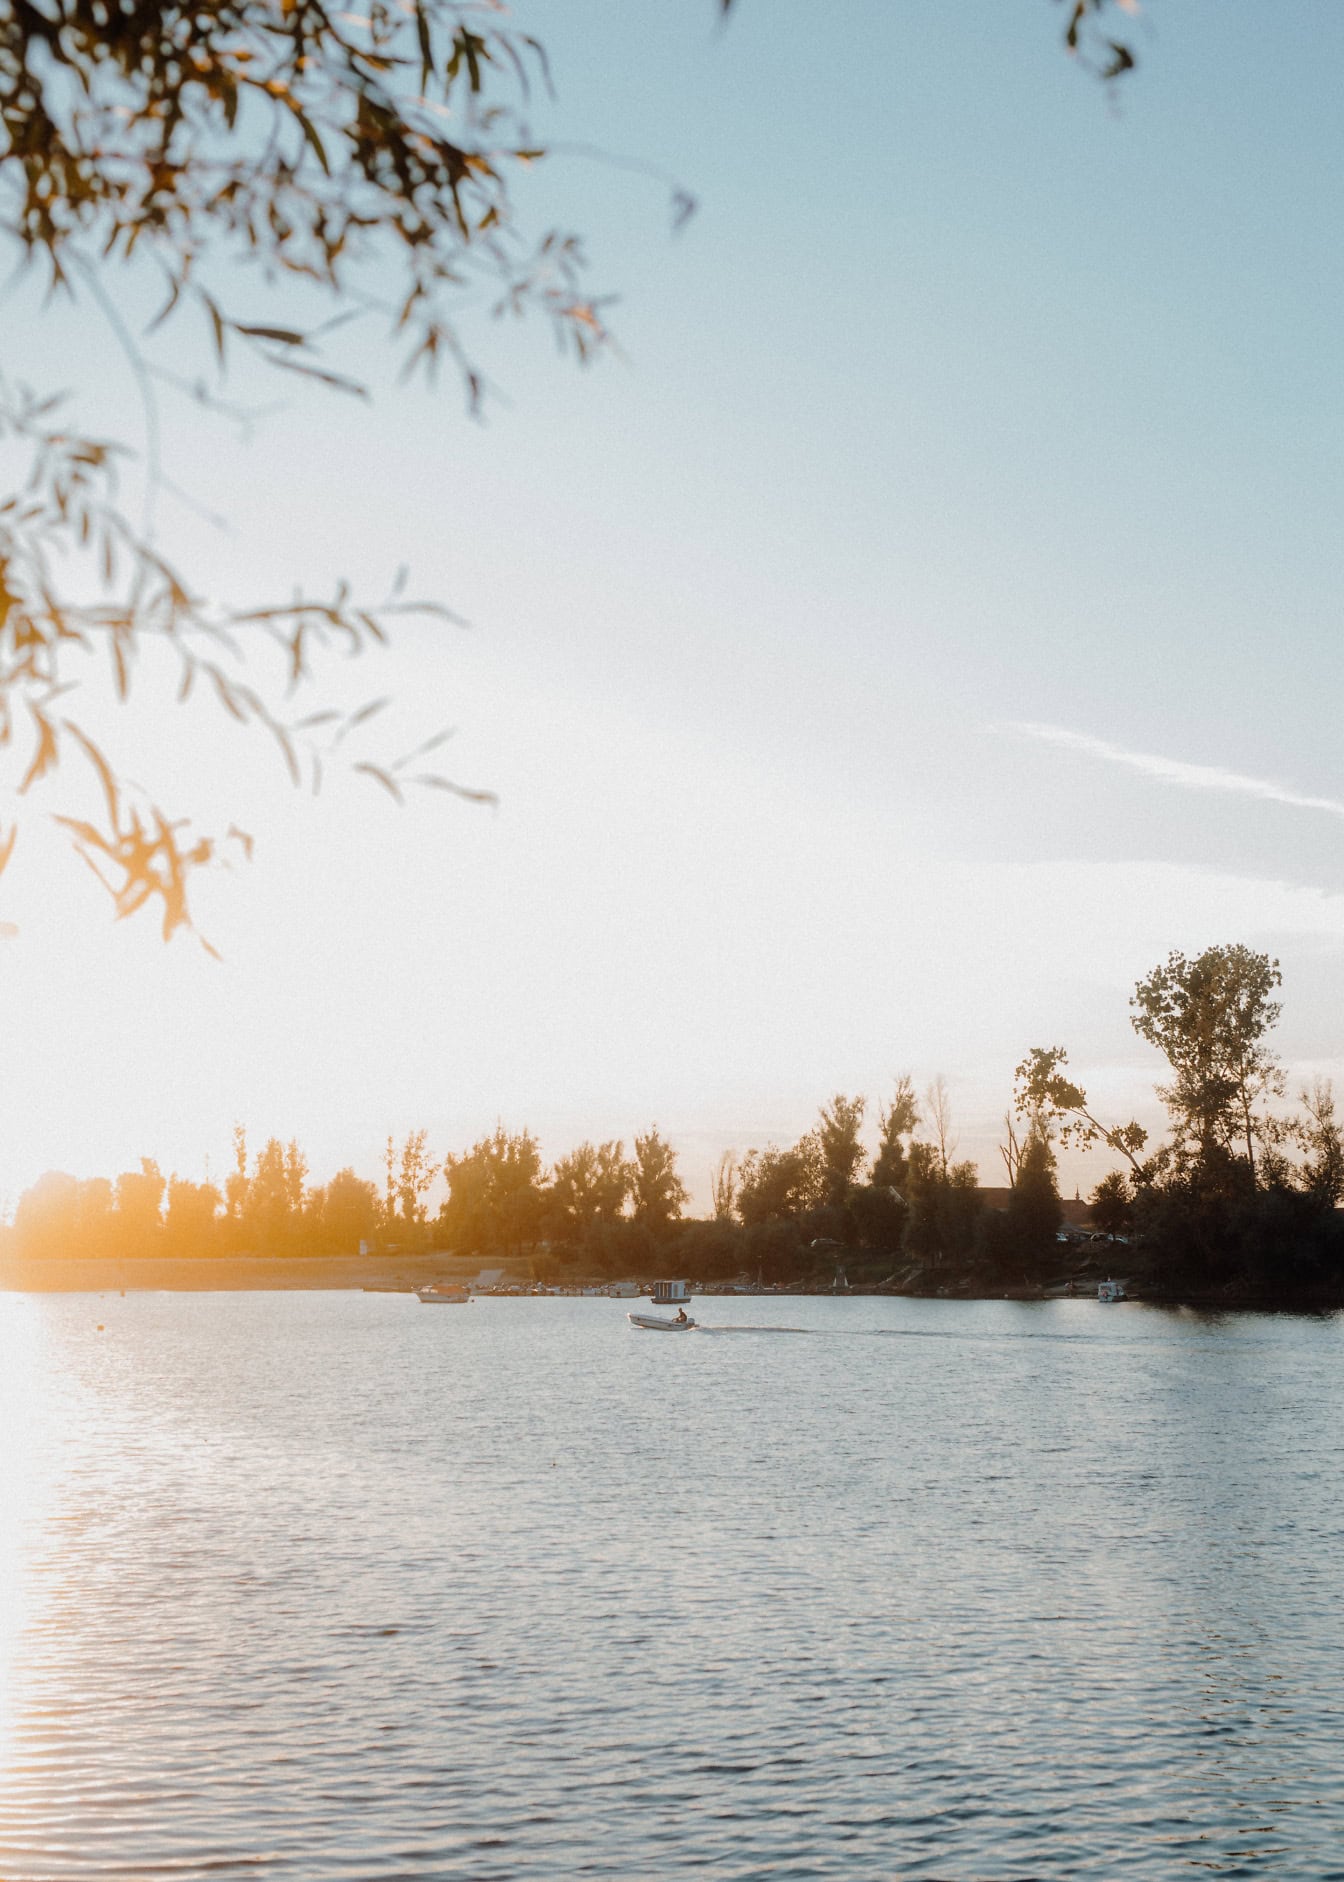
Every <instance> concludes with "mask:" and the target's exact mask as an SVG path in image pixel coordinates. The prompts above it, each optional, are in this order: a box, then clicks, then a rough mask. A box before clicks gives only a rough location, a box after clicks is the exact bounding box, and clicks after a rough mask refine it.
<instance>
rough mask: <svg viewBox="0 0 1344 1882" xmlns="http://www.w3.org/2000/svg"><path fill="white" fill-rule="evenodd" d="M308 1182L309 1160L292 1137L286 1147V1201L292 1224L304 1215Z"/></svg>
mask: <svg viewBox="0 0 1344 1882" xmlns="http://www.w3.org/2000/svg"><path fill="white" fill-rule="evenodd" d="M307 1181H308V1159H307V1157H305V1156H304V1154H303V1152H302V1151H301V1150H300V1149H299V1145H298V1139H297V1138H295V1137H291V1138H290V1140H289V1142H288V1143H287V1144H286V1145H285V1200H286V1202H287V1203H288V1204H289V1219H290V1221H291V1222H294V1221H297V1220H298V1218H299V1216H300V1215H302V1213H303V1201H304V1195H305V1193H306V1191H305V1185H306V1184H307Z"/></svg>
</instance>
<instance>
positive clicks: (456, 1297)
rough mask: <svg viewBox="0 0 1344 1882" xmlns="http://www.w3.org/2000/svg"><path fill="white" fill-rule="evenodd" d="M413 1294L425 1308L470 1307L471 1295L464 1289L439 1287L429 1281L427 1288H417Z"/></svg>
mask: <svg viewBox="0 0 1344 1882" xmlns="http://www.w3.org/2000/svg"><path fill="white" fill-rule="evenodd" d="M415 1293H416V1298H417V1299H418V1300H422V1301H423V1302H424V1303H425V1305H426V1307H469V1306H470V1305H471V1295H470V1294H469V1293H468V1292H467V1290H466V1288H465V1287H439V1286H438V1285H437V1284H436V1283H435V1282H432V1281H431V1282H430V1284H429V1286H428V1287H417V1288H416V1290H415Z"/></svg>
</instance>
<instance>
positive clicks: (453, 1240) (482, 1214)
mask: <svg viewBox="0 0 1344 1882" xmlns="http://www.w3.org/2000/svg"><path fill="white" fill-rule="evenodd" d="M443 1174H444V1178H445V1180H446V1182H447V1184H448V1197H447V1200H446V1201H445V1202H444V1204H443V1206H442V1208H441V1209H440V1211H439V1226H440V1228H441V1230H442V1232H443V1234H444V1236H445V1237H446V1239H447V1240H448V1242H449V1244H450V1245H451V1246H452V1247H454V1248H457V1249H458V1250H459V1251H460V1252H462V1253H472V1252H477V1251H480V1250H502V1251H504V1252H510V1253H511V1252H513V1251H515V1250H518V1249H521V1248H523V1247H525V1246H527V1245H529V1244H530V1243H531V1242H533V1241H534V1240H535V1239H536V1237H537V1234H538V1231H539V1229H540V1224H541V1215H542V1209H543V1198H542V1194H541V1187H540V1178H541V1152H540V1150H539V1148H538V1146H537V1140H536V1138H535V1137H533V1135H532V1134H531V1132H530V1131H518V1132H516V1133H510V1132H509V1131H506V1130H505V1129H504V1126H503V1125H502V1124H499V1125H496V1127H495V1130H494V1132H493V1133H492V1134H491V1135H490V1136H489V1137H482V1138H481V1139H480V1140H479V1141H478V1142H477V1143H475V1144H473V1145H472V1147H471V1149H470V1150H468V1151H465V1152H463V1154H462V1155H460V1156H449V1157H448V1158H446V1159H445V1162H444V1166H443Z"/></svg>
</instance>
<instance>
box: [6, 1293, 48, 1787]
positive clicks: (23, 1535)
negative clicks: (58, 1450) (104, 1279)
mask: <svg viewBox="0 0 1344 1882" xmlns="http://www.w3.org/2000/svg"><path fill="white" fill-rule="evenodd" d="M47 1345H48V1339H47V1328H46V1324H45V1320H44V1317H43V1315H42V1311H41V1304H40V1303H39V1302H38V1301H36V1300H34V1299H32V1298H30V1297H28V1296H25V1295H21V1294H0V1778H3V1776H4V1775H5V1773H6V1772H7V1771H8V1770H9V1767H10V1764H11V1761H12V1759H13V1755H14V1740H15V1732H16V1728H17V1724H18V1694H17V1672H18V1657H19V1650H20V1646H21V1643H22V1640H23V1635H24V1630H25V1628H26V1627H27V1625H28V1622H29V1620H30V1619H31V1616H32V1606H33V1596H34V1573H33V1560H32V1557H33V1552H34V1549H35V1547H36V1544H37V1538H38V1534H39V1532H40V1530H41V1526H42V1517H43V1514H44V1512H45V1510H46V1508H47V1505H48V1502H49V1497H50V1491H51V1483H52V1473H51V1464H52V1459H53V1454H54V1449H55V1444H56V1434H55V1430H54V1426H53V1422H52V1417H51V1412H52V1405H51V1394H50V1389H49V1388H50V1375H49V1370H48V1366H47Z"/></svg>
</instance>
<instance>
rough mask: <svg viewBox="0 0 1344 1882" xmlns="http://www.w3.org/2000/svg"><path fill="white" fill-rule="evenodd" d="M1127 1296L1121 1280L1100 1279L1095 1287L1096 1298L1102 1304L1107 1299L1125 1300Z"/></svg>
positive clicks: (1107, 1300)
mask: <svg viewBox="0 0 1344 1882" xmlns="http://www.w3.org/2000/svg"><path fill="white" fill-rule="evenodd" d="M1127 1298H1128V1296H1127V1295H1126V1293H1125V1284H1124V1282H1123V1281H1102V1282H1101V1283H1100V1285H1099V1286H1098V1288H1097V1299H1098V1300H1099V1301H1101V1302H1102V1304H1103V1305H1105V1304H1106V1303H1107V1302H1109V1301H1113V1300H1126V1299H1127Z"/></svg>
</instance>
